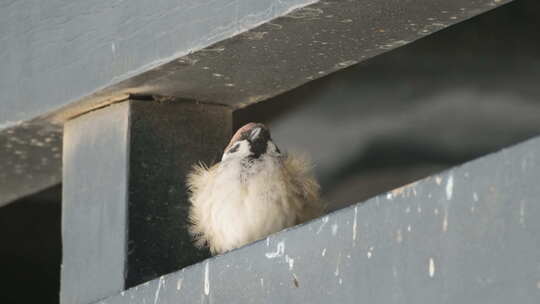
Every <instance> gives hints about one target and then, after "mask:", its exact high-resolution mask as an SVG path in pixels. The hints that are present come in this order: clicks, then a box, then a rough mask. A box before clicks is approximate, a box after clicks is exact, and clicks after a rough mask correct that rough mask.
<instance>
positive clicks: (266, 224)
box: [187, 123, 324, 254]
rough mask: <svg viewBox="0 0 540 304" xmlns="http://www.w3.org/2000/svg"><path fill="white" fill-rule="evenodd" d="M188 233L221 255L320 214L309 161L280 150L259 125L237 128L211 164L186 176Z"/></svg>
mask: <svg viewBox="0 0 540 304" xmlns="http://www.w3.org/2000/svg"><path fill="white" fill-rule="evenodd" d="M187 184H188V187H189V190H190V202H191V208H190V214H189V218H190V223H191V226H190V232H191V234H192V235H193V237H194V239H195V244H196V245H197V246H199V247H209V248H210V251H211V252H212V254H219V253H223V252H226V251H229V250H232V249H234V248H238V247H241V246H243V245H246V244H248V243H251V242H254V241H256V240H260V239H262V238H264V237H266V236H268V235H269V234H272V233H274V232H277V231H280V230H282V229H284V228H287V227H290V226H293V225H296V224H299V223H302V222H304V221H307V220H310V219H312V218H315V217H317V216H319V215H321V214H322V213H323V210H324V208H323V204H322V203H321V200H320V198H319V184H318V183H317V181H316V180H315V178H314V177H313V174H312V173H311V164H310V163H309V161H308V160H307V159H306V158H305V157H303V156H301V155H296V154H284V153H281V151H280V150H279V149H278V147H277V146H276V145H275V144H274V142H273V141H272V138H271V137H270V131H269V130H268V128H266V127H265V126H264V125H263V124H260V123H249V124H247V125H245V126H243V127H242V128H240V129H239V130H238V131H237V132H236V133H235V134H234V136H233V137H232V139H231V141H230V143H229V145H228V146H227V147H226V148H225V151H224V152H223V156H222V159H221V162H219V163H217V164H215V165H214V166H212V167H211V168H207V167H206V166H204V165H201V164H200V165H196V166H195V167H194V169H193V171H192V172H191V174H190V175H189V176H188V180H187Z"/></svg>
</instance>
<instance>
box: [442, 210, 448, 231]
mask: <svg viewBox="0 0 540 304" xmlns="http://www.w3.org/2000/svg"><path fill="white" fill-rule="evenodd" d="M442 231H443V232H446V231H448V210H447V209H444V218H443V222H442Z"/></svg>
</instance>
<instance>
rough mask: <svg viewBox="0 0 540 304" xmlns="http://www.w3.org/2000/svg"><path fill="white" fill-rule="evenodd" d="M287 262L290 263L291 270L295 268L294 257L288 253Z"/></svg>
mask: <svg viewBox="0 0 540 304" xmlns="http://www.w3.org/2000/svg"><path fill="white" fill-rule="evenodd" d="M285 262H286V263H287V264H289V270H293V268H294V259H293V258H291V257H289V256H288V255H285Z"/></svg>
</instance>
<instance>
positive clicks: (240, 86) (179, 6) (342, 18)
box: [0, 0, 510, 126]
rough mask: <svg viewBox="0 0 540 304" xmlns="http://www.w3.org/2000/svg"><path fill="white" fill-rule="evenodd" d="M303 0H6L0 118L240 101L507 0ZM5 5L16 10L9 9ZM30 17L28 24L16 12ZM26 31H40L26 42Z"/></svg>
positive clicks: (299, 81)
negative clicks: (146, 100) (131, 104)
mask: <svg viewBox="0 0 540 304" xmlns="http://www.w3.org/2000/svg"><path fill="white" fill-rule="evenodd" d="M313 2H314V1H313V0H286V1H274V0H265V1H259V2H257V4H254V3H253V2H252V1H249V0H240V1H232V0H220V1H212V2H210V3H205V4H199V3H198V1H182V2H181V3H177V2H174V3H173V1H172V0H168V1H164V2H163V3H161V4H153V3H147V4H141V3H133V2H127V3H124V2H122V3H120V4H118V5H117V6H115V5H112V4H108V1H99V4H94V5H92V6H91V7H88V6H90V5H89V4H86V2H85V1H80V0H79V1H76V2H75V3H74V4H73V5H71V6H70V10H68V11H66V12H65V14H66V17H65V18H66V20H63V19H61V18H60V19H58V18H56V17H57V16H56V13H57V11H59V10H60V8H57V7H55V5H56V4H49V5H47V6H46V7H45V8H44V9H43V11H42V12H40V14H39V15H37V16H34V15H33V14H36V12H34V11H33V10H27V12H26V11H25V13H22V11H23V10H24V9H25V4H24V1H20V0H19V1H13V2H12V3H11V5H9V6H8V7H7V8H3V9H2V13H0V20H2V19H4V18H2V17H5V20H10V21H12V22H13V23H14V24H21V28H23V29H26V30H27V31H26V32H21V33H19V32H18V30H17V28H18V27H0V28H1V29H3V30H0V34H1V35H2V36H5V37H6V38H5V40H6V43H5V45H7V46H8V47H7V48H3V49H2V50H0V59H2V58H3V59H5V60H3V61H4V62H8V66H7V67H6V68H4V69H2V71H1V72H0V79H4V80H5V81H2V84H1V85H2V87H0V88H1V89H2V92H4V94H3V95H2V96H3V97H2V98H1V99H0V103H1V104H2V108H3V109H4V111H2V113H0V126H2V125H4V126H9V125H10V124H11V123H9V122H10V121H12V122H13V121H28V120H30V119H33V118H35V117H38V116H39V117H43V116H45V117H46V118H48V119H53V120H55V121H58V122H62V121H65V119H68V118H69V117H72V116H74V115H78V114H80V113H82V112H86V111H88V109H92V108H95V107H98V106H102V105H103V104H107V103H111V102H115V101H117V100H119V99H125V98H127V97H128V96H129V95H130V94H147V95H160V96H174V97H178V98H187V99H194V100H200V101H205V102H215V103H220V104H227V105H230V106H233V107H242V106H245V105H248V104H251V103H254V102H258V101H261V100H265V99H268V98H270V97H272V96H275V95H277V94H280V93H283V92H286V91H289V90H291V89H293V88H296V87H298V86H300V85H302V84H304V83H306V82H309V81H312V80H314V79H317V78H320V77H322V76H324V75H328V74H329V73H332V72H334V71H337V70H340V69H343V68H346V67H348V66H350V65H353V64H355V63H358V62H360V61H362V60H365V59H368V58H370V57H373V56H376V55H378V54H381V53H383V52H386V51H388V50H391V49H393V48H396V47H399V46H403V45H405V44H408V43H410V42H412V41H414V40H416V39H419V38H421V37H424V36H426V35H429V34H431V33H434V32H436V31H438V30H440V29H443V28H445V27H447V26H449V25H452V24H454V23H457V22H459V21H462V20H465V19H467V18H470V17H472V16H475V15H478V14H480V13H482V12H485V11H487V10H490V9H492V8H494V7H497V6H499V5H502V4H504V3H508V2H510V0H500V1H492V0H455V1H445V0H415V1H407V2H404V1H398V0H383V1H380V0H379V1H320V2H316V3H314V4H311V5H308V4H310V3H313ZM58 5H60V4H58ZM306 5H307V6H306ZM60 11H62V10H60ZM16 13H20V14H22V15H23V16H19V18H17V19H14V20H12V19H13V18H12V17H11V16H12V15H13V16H18V15H17V14H16ZM128 13H129V14H128ZM26 14H28V15H26ZM126 14H128V15H126ZM4 15H5V16H4ZM36 18H37V19H38V20H39V21H40V23H39V24H38V25H35V24H33V23H29V22H27V21H28V20H31V19H32V20H33V19H36ZM105 20H107V21H108V22H104V21H105ZM59 28H68V29H69V30H65V31H64V30H62V31H59V30H58V29H59ZM34 33H39V37H42V38H40V39H37V40H36V42H35V44H29V45H26V44H28V42H27V40H29V39H30V40H32V39H31V38H32V36H31V35H34ZM81 37H84V39H83V38H81ZM42 40H43V41H42ZM49 40H51V41H49ZM53 42H54V43H53ZM21 45H23V46H24V47H21ZM65 50H69V52H66V51H65ZM27 70H28V71H32V72H31V73H30V72H27ZM21 79H24V80H25V81H23V82H21V81H20V80H21ZM15 84H17V85H15ZM21 86H22V87H21ZM43 92H48V94H43Z"/></svg>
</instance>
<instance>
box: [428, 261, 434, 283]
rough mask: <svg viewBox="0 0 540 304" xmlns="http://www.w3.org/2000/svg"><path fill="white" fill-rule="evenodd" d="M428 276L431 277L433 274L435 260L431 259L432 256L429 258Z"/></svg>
mask: <svg viewBox="0 0 540 304" xmlns="http://www.w3.org/2000/svg"><path fill="white" fill-rule="evenodd" d="M428 271H429V277H430V278H433V276H434V275H435V262H434V261H433V258H429V269H428Z"/></svg>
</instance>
